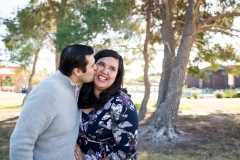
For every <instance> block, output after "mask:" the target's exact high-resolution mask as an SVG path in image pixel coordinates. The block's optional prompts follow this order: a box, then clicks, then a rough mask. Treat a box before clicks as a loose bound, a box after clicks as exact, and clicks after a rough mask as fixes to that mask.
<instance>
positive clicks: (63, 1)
mask: <svg viewBox="0 0 240 160" xmlns="http://www.w3.org/2000/svg"><path fill="white" fill-rule="evenodd" d="M48 3H49V5H50V8H51V10H52V13H53V16H54V18H55V20H56V30H57V31H58V30H59V27H60V26H59V24H60V23H61V21H63V19H64V15H65V7H66V4H67V0H61V2H60V4H59V6H54V4H53V2H52V0H48ZM55 7H58V11H57V10H56V8H55ZM62 47H63V46H62ZM64 47H65V46H64ZM58 49H59V46H56V53H55V55H56V57H55V66H56V70H57V69H58V66H59V62H60V54H59V53H58Z"/></svg>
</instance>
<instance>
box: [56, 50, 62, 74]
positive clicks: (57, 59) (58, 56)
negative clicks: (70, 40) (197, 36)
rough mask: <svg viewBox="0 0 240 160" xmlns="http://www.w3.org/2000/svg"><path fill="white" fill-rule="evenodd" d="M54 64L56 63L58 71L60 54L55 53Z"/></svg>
mask: <svg viewBox="0 0 240 160" xmlns="http://www.w3.org/2000/svg"><path fill="white" fill-rule="evenodd" d="M55 55H56V58H55V63H56V70H57V69H58V66H59V63H60V56H61V55H60V53H56V54H55Z"/></svg>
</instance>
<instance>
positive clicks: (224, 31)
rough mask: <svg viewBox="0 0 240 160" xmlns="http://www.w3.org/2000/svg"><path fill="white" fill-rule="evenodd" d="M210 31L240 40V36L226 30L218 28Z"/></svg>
mask: <svg viewBox="0 0 240 160" xmlns="http://www.w3.org/2000/svg"><path fill="white" fill-rule="evenodd" d="M208 31H210V32H214V33H222V34H225V35H228V36H230V37H237V38H240V36H239V35H235V34H232V33H230V32H228V31H226V30H224V29H217V28H216V29H209V30H208Z"/></svg>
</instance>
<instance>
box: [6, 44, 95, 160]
mask: <svg viewBox="0 0 240 160" xmlns="http://www.w3.org/2000/svg"><path fill="white" fill-rule="evenodd" d="M93 52H94V51H93V48H92V47H90V46H86V45H80V44H74V45H70V46H67V47H66V48H64V49H63V51H62V53H61V57H60V64H59V68H58V71H56V73H54V74H53V75H51V76H50V77H49V78H47V79H45V80H43V81H42V82H41V83H39V84H38V85H37V86H36V87H35V88H34V89H33V90H32V91H31V92H30V93H29V94H28V95H27V97H26V98H25V100H24V104H23V109H22V111H21V114H20V116H19V119H18V122H17V124H16V126H15V129H14V131H13V133H12V135H11V138H10V159H11V160H33V159H35V160H75V156H74V148H75V145H76V140H77V136H78V131H79V114H78V107H77V102H76V101H77V99H78V93H79V88H81V86H82V84H83V83H88V82H91V81H92V80H93V78H94V74H95V72H96V68H97V67H96V65H95V60H94V57H93Z"/></svg>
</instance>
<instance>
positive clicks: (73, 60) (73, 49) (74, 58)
mask: <svg viewBox="0 0 240 160" xmlns="http://www.w3.org/2000/svg"><path fill="white" fill-rule="evenodd" d="M93 53H94V51H93V48H92V47H90V46H87V45H82V44H73V45H69V46H67V47H65V48H64V49H63V50H62V53H61V57H60V63H59V67H58V70H59V71H61V72H62V74H64V75H66V76H70V75H71V74H72V70H73V69H74V68H79V69H81V70H82V72H83V73H84V72H86V66H87V65H88V60H87V59H86V55H92V54H93Z"/></svg>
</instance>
